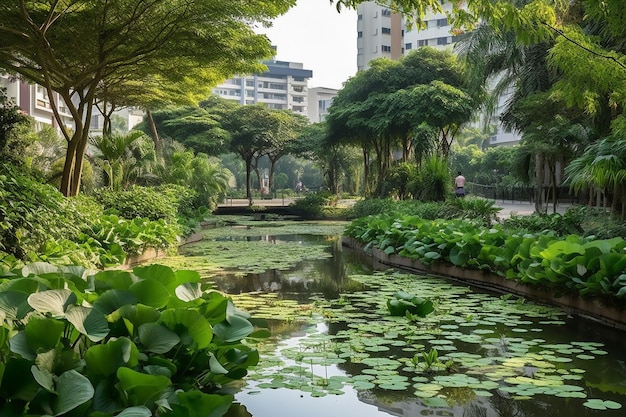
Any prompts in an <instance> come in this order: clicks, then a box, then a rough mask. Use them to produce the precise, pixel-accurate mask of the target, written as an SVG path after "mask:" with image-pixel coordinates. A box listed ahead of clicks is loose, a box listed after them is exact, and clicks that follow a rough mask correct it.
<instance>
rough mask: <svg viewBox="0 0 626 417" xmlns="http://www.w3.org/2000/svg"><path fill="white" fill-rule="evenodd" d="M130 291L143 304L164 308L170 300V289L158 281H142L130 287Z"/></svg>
mask: <svg viewBox="0 0 626 417" xmlns="http://www.w3.org/2000/svg"><path fill="white" fill-rule="evenodd" d="M130 291H131V292H132V293H133V294H134V295H135V296H136V297H137V299H138V300H139V302H140V303H141V304H145V305H147V306H151V307H154V308H163V307H165V306H166V305H167V301H168V300H169V298H170V292H169V291H168V289H167V288H166V287H165V286H164V285H163V284H161V283H160V282H158V281H154V280H148V279H142V280H140V281H138V282H136V283H134V284H133V285H131V286H130Z"/></svg>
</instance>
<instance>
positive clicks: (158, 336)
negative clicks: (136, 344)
mask: <svg viewBox="0 0 626 417" xmlns="http://www.w3.org/2000/svg"><path fill="white" fill-rule="evenodd" d="M138 331H139V340H140V341H141V343H142V344H143V346H144V348H145V349H146V350H147V351H149V352H153V353H159V354H161V353H167V352H169V351H170V350H172V348H174V347H175V346H176V345H178V344H179V343H180V337H178V335H177V334H176V333H174V332H173V331H171V330H169V329H168V328H167V327H165V326H161V325H159V324H156V323H145V324H142V325H141V326H139V328H138Z"/></svg>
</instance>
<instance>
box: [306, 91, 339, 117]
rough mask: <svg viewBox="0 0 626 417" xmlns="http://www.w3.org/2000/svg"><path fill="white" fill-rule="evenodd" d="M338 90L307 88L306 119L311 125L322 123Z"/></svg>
mask: <svg viewBox="0 0 626 417" xmlns="http://www.w3.org/2000/svg"><path fill="white" fill-rule="evenodd" d="M338 92H339V90H337V89H335V88H328V87H314V88H309V111H308V114H307V116H308V118H309V120H310V121H311V123H318V122H322V121H324V119H325V118H326V116H327V115H328V109H329V108H330V105H331V104H332V103H333V99H334V98H335V96H336V95H337V93H338Z"/></svg>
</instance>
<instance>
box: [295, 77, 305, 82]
mask: <svg viewBox="0 0 626 417" xmlns="http://www.w3.org/2000/svg"><path fill="white" fill-rule="evenodd" d="M293 80H294V81H299V82H302V81H306V80H305V78H304V77H293Z"/></svg>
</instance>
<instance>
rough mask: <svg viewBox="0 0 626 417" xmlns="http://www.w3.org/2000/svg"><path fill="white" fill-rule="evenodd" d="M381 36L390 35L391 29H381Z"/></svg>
mask: <svg viewBox="0 0 626 417" xmlns="http://www.w3.org/2000/svg"><path fill="white" fill-rule="evenodd" d="M382 33H383V35H391V28H382Z"/></svg>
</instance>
